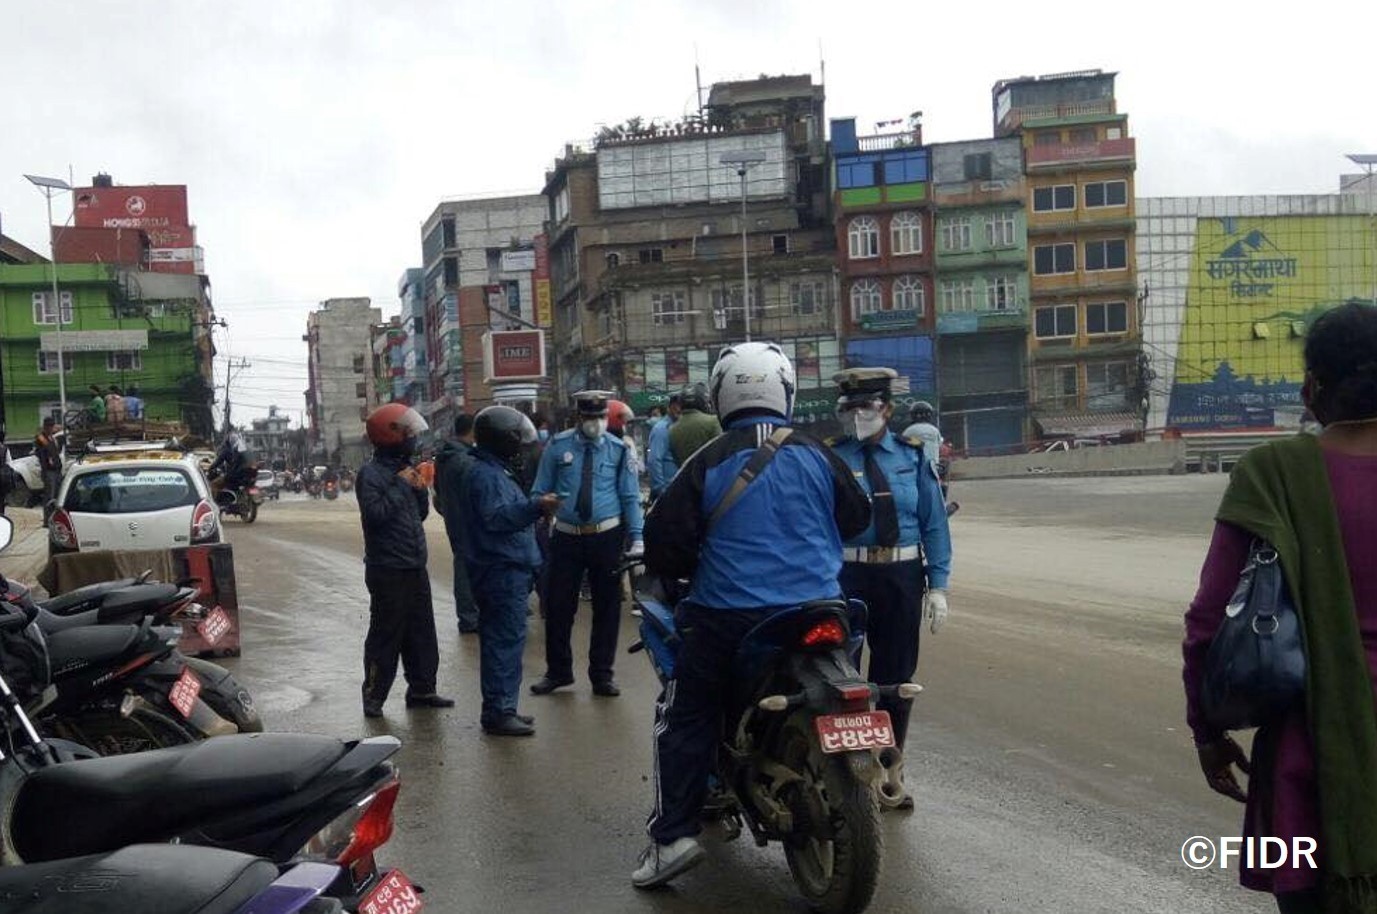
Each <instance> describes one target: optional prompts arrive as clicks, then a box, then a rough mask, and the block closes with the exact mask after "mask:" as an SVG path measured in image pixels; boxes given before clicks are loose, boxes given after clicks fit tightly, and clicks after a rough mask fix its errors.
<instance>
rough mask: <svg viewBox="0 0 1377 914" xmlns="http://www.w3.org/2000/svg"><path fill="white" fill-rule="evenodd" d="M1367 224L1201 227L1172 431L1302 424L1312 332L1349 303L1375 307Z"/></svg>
mask: <svg viewBox="0 0 1377 914" xmlns="http://www.w3.org/2000/svg"><path fill="white" fill-rule="evenodd" d="M1365 223H1366V219H1365V218H1363V217H1357V216H1273V217H1259V218H1243V217H1226V218H1209V219H1205V218H1202V219H1200V220H1198V222H1197V224H1196V237H1195V246H1194V251H1193V252H1192V253H1191V255H1190V268H1189V276H1188V278H1187V287H1186V296H1185V298H1186V301H1185V308H1184V311H1183V317H1182V326H1181V337H1180V343H1179V346H1178V350H1177V355H1176V363H1175V380H1174V383H1173V384H1172V390H1171V397H1170V402H1169V404H1168V407H1167V425H1168V426H1172V427H1175V428H1180V429H1185V430H1191V429H1197V430H1203V429H1215V428H1239V427H1277V426H1280V427H1294V426H1296V425H1298V424H1299V420H1300V416H1301V413H1302V412H1303V410H1304V407H1303V405H1302V403H1301V397H1300V388H1301V383H1302V381H1303V380H1304V378H1303V375H1304V369H1303V367H1302V350H1303V347H1304V344H1305V334H1306V332H1307V330H1308V329H1309V326H1310V325H1311V324H1312V323H1313V322H1314V320H1315V318H1317V317H1318V316H1319V315H1321V314H1323V313H1324V312H1325V311H1327V310H1329V309H1330V308H1333V307H1334V306H1336V305H1339V304H1342V303H1343V302H1345V301H1347V300H1349V299H1352V298H1362V299H1364V300H1370V295H1371V293H1372V272H1371V267H1372V261H1371V258H1372V256H1373V254H1372V250H1373V249H1372V237H1371V235H1370V234H1368V232H1367V230H1366V226H1365Z"/></svg>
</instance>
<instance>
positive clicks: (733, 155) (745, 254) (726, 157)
mask: <svg viewBox="0 0 1377 914" xmlns="http://www.w3.org/2000/svg"><path fill="white" fill-rule="evenodd" d="M718 161H719V162H721V163H722V164H723V165H734V166H736V173H737V175H738V176H739V177H740V178H741V308H742V311H743V312H745V318H746V342H748V343H749V342H750V341H751V256H750V249H749V247H748V246H747V228H746V173H747V172H748V171H750V169H751V166H753V165H759V164H761V163H762V162H764V161H765V153H763V152H726V153H723V154H722V156H721V158H720V159H718Z"/></svg>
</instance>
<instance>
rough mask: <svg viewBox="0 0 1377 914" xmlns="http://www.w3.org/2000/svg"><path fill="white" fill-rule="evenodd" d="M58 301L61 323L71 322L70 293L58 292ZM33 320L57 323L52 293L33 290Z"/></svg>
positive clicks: (35, 321) (39, 322) (43, 322)
mask: <svg viewBox="0 0 1377 914" xmlns="http://www.w3.org/2000/svg"><path fill="white" fill-rule="evenodd" d="M21 301H22V299H21ZM58 301H60V302H61V303H62V323H64V324H70V323H71V322H72V293H71V292H59V293H58ZM33 322H34V323H35V324H56V323H57V309H56V308H54V307H53V293H51V292H35V293H34V294H33Z"/></svg>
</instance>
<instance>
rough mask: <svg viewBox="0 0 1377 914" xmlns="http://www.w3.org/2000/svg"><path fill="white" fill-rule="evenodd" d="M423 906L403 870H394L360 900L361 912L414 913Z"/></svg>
mask: <svg viewBox="0 0 1377 914" xmlns="http://www.w3.org/2000/svg"><path fill="white" fill-rule="evenodd" d="M423 907H425V903H424V902H422V901H421V896H420V895H418V894H416V889H414V888H413V887H412V885H411V880H410V879H407V878H406V875H405V874H403V873H402V871H401V870H393V871H392V872H390V873H388V874H387V876H386V878H384V879H383V881H382V882H379V883H378V884H377V885H375V886H374V887H373V891H371V892H369V893H368V895H367V897H365V898H364V899H363V901H361V902H359V914H413V912H415V911H419V910H421V908H423Z"/></svg>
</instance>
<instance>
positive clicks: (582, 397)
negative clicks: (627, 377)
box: [574, 390, 612, 419]
mask: <svg viewBox="0 0 1377 914" xmlns="http://www.w3.org/2000/svg"><path fill="white" fill-rule="evenodd" d="M610 399H612V392H611V391H609V390H581V391H579V392H578V393H576V394H574V408H575V409H577V410H578V414H579V415H580V416H584V417H586V418H594V419H600V418H602V417H603V416H606V415H607V401H608V400H610Z"/></svg>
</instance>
